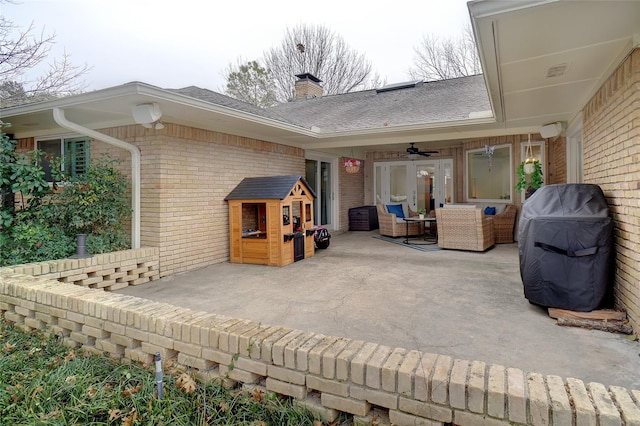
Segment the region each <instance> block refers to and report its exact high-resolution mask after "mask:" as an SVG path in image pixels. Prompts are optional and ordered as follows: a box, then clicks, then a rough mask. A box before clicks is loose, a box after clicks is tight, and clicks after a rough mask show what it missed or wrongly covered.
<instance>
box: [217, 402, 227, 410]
mask: <svg viewBox="0 0 640 426" xmlns="http://www.w3.org/2000/svg"><path fill="white" fill-rule="evenodd" d="M218 407H220V411H222V412H223V413H226V412H227V410H228V409H229V404H227V403H226V402H225V401H221V402H220V404H218Z"/></svg>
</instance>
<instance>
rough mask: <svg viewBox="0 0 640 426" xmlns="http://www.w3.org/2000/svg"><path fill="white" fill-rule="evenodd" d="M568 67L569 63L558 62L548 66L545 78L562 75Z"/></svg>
mask: <svg viewBox="0 0 640 426" xmlns="http://www.w3.org/2000/svg"><path fill="white" fill-rule="evenodd" d="M567 68H569V64H558V65H554V66H552V67H550V68H549V69H548V70H547V78H553V77H562V76H563V75H564V74H565V73H566V72H567Z"/></svg>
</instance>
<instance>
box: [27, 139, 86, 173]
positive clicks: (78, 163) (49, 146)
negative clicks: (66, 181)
mask: <svg viewBox="0 0 640 426" xmlns="http://www.w3.org/2000/svg"><path fill="white" fill-rule="evenodd" d="M36 148H37V149H39V150H40V151H42V152H44V154H45V155H44V157H43V158H42V168H43V169H44V173H45V178H46V179H47V181H49V182H51V181H52V178H51V165H52V161H53V160H54V159H55V158H60V159H61V167H62V168H63V170H64V172H65V174H66V175H68V176H72V177H75V176H78V175H82V174H84V173H86V171H87V169H88V168H89V161H90V141H89V138H87V137H76V138H57V139H46V140H39V141H37V143H36Z"/></svg>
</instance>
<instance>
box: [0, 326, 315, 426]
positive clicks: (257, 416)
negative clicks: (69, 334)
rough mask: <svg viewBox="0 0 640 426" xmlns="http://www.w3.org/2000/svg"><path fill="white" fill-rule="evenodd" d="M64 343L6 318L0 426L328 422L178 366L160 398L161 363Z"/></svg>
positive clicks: (1, 333) (1, 330) (1, 341)
mask: <svg viewBox="0 0 640 426" xmlns="http://www.w3.org/2000/svg"><path fill="white" fill-rule="evenodd" d="M61 343H62V342H60V339H59V338H56V336H51V337H47V336H45V335H43V334H42V333H39V332H29V333H26V332H23V331H22V330H20V329H18V328H16V327H13V326H11V325H10V324H9V323H8V322H6V321H4V318H2V317H0V425H12V426H13V425H88V424H91V425H121V426H133V425H172V426H177V425H253V426H261V425H278V426H279V425H296V426H297V425H312V426H320V425H322V423H321V422H319V421H315V420H314V418H313V415H312V414H311V413H309V412H307V411H304V410H302V409H301V408H299V407H296V406H293V405H292V404H291V401H290V400H289V399H287V398H283V397H281V396H278V395H276V394H274V393H270V392H263V391H261V390H258V389H257V388H256V389H253V390H242V389H226V388H224V387H222V386H221V385H220V384H218V383H207V384H203V383H201V382H200V381H198V380H195V379H194V378H193V376H192V375H190V374H189V372H188V371H182V370H178V369H176V368H172V367H171V366H166V367H165V369H166V371H164V380H163V383H164V386H163V390H164V398H163V399H162V400H158V398H157V388H156V383H155V371H154V368H153V366H149V367H145V366H142V365H138V364H134V363H121V362H118V361H116V360H113V359H110V358H107V357H105V356H99V355H95V354H89V353H86V352H83V351H82V350H78V349H70V348H68V347H65V346H64V345H62V344H61Z"/></svg>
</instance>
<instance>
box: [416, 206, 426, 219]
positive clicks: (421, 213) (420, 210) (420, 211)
mask: <svg viewBox="0 0 640 426" xmlns="http://www.w3.org/2000/svg"><path fill="white" fill-rule="evenodd" d="M426 214H427V210H426V209H425V208H424V207H421V208H419V209H418V215H419V217H420V219H424V215H426Z"/></svg>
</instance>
